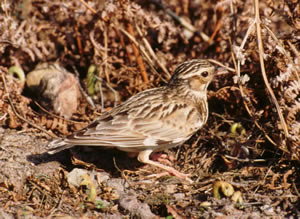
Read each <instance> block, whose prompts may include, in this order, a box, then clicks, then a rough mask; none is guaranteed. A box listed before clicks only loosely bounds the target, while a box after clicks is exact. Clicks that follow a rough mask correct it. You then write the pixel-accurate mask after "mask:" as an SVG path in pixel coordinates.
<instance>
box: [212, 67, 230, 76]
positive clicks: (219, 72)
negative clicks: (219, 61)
mask: <svg viewBox="0 0 300 219" xmlns="http://www.w3.org/2000/svg"><path fill="white" fill-rule="evenodd" d="M228 73H229V70H228V69H226V68H224V67H216V72H215V76H219V75H226V74H228Z"/></svg>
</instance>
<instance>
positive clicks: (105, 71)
mask: <svg viewBox="0 0 300 219" xmlns="http://www.w3.org/2000/svg"><path fill="white" fill-rule="evenodd" d="M103 35H104V48H105V50H104V56H103V61H104V74H105V77H106V80H107V82H108V83H109V82H110V80H109V75H108V71H107V49H108V45H107V44H108V42H107V27H106V25H104V32H103Z"/></svg>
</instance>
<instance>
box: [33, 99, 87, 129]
mask: <svg viewBox="0 0 300 219" xmlns="http://www.w3.org/2000/svg"><path fill="white" fill-rule="evenodd" d="M34 104H35V105H37V106H38V107H39V108H40V109H41V110H42V111H43V112H45V113H47V114H49V115H50V116H52V117H55V118H58V119H62V120H64V121H67V122H70V123H77V124H84V122H78V121H74V120H70V119H66V118H64V117H62V116H58V115H55V114H54V113H51V112H49V111H48V110H46V109H45V108H44V107H42V106H41V105H40V104H39V103H38V102H36V101H34Z"/></svg>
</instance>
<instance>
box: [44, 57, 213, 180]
mask: <svg viewBox="0 0 300 219" xmlns="http://www.w3.org/2000/svg"><path fill="white" fill-rule="evenodd" d="M215 72H216V69H215V67H214V66H213V65H212V64H211V63H210V62H209V61H207V60H203V59H195V60H190V61H186V62H184V63H182V64H180V65H179V66H178V67H177V68H176V69H175V72H174V74H173V76H172V78H171V79H170V81H169V83H168V84H167V85H166V86H163V87H159V88H153V89H149V90H145V91H143V92H140V93H138V94H136V95H135V96H133V97H131V98H129V99H128V100H127V101H125V102H124V103H122V104H121V105H119V106H117V107H115V108H113V109H111V110H110V111H108V112H106V113H104V114H103V115H102V116H100V117H99V118H97V119H96V120H95V121H93V122H92V123H91V124H90V125H89V126H88V127H86V128H84V129H82V130H81V131H78V132H75V133H74V134H72V135H70V136H68V137H67V138H65V139H58V140H54V141H52V142H51V143H50V144H49V145H48V147H49V151H48V153H49V154H54V153H56V152H59V151H61V150H64V149H67V148H71V147H73V146H75V145H84V146H102V147H112V148H117V149H119V150H121V151H126V152H135V153H137V154H138V160H139V161H140V162H142V163H145V164H150V165H153V166H156V167H159V168H161V169H164V170H166V171H168V172H169V173H171V174H173V175H175V176H177V177H179V178H181V179H188V178H187V175H186V174H182V173H180V172H178V171H177V170H175V169H174V168H172V167H170V166H166V165H163V164H161V163H159V162H155V161H153V160H150V159H149V156H150V154H151V153H152V152H155V151H162V150H165V149H168V148H171V147H175V146H177V145H180V144H182V143H184V142H185V141H186V140H187V139H189V138H190V137H191V136H192V135H193V134H194V133H195V132H196V131H197V130H199V129H200V128H201V127H202V126H203V125H204V124H205V123H206V121H207V118H208V104H207V87H208V85H209V83H210V82H211V81H212V79H213V76H214V74H215Z"/></svg>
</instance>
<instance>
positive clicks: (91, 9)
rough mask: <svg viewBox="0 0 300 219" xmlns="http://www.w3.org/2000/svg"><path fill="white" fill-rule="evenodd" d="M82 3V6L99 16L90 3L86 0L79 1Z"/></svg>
mask: <svg viewBox="0 0 300 219" xmlns="http://www.w3.org/2000/svg"><path fill="white" fill-rule="evenodd" d="M79 1H81V3H82V4H84V6H85V7H87V9H89V10H90V11H91V12H93V13H94V14H97V11H95V9H93V8H91V7H90V6H89V5H88V3H86V2H85V1H84V0H79Z"/></svg>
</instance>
